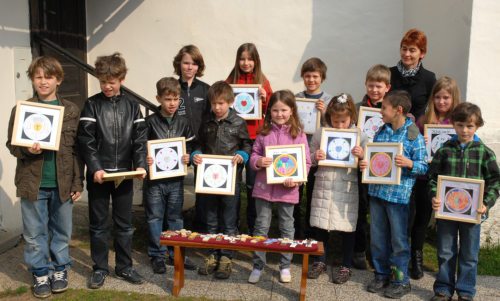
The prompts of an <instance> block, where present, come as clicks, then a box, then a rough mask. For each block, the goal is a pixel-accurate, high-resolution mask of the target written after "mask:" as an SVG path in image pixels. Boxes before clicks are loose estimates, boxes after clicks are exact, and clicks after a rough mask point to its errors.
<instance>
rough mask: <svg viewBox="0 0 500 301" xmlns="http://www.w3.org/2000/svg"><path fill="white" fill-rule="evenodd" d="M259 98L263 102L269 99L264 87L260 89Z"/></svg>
mask: <svg viewBox="0 0 500 301" xmlns="http://www.w3.org/2000/svg"><path fill="white" fill-rule="evenodd" d="M259 97H260V98H262V99H263V100H265V99H266V97H267V92H266V90H265V89H264V88H262V87H260V88H259Z"/></svg>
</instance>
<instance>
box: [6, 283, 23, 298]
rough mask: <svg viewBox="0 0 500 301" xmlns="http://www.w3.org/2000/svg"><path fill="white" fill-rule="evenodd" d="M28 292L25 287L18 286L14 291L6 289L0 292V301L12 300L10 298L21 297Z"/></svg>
mask: <svg viewBox="0 0 500 301" xmlns="http://www.w3.org/2000/svg"><path fill="white" fill-rule="evenodd" d="M28 291H29V288H28V287H27V286H25V285H23V286H20V287H18V288H16V289H14V290H13V289H10V288H9V289H6V290H5V291H2V292H0V299H4V298H12V297H19V296H21V295H24V294H26V293H27V292H28Z"/></svg>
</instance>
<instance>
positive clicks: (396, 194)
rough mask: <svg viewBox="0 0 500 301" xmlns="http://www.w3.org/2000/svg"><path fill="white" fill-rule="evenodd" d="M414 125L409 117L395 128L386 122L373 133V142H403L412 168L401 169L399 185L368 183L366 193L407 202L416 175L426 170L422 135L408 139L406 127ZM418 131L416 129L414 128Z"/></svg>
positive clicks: (395, 201) (388, 200) (400, 202)
mask: <svg viewBox="0 0 500 301" xmlns="http://www.w3.org/2000/svg"><path fill="white" fill-rule="evenodd" d="M410 126H415V125H414V124H413V121H412V120H411V119H410V118H408V117H407V118H406V121H405V124H404V125H403V126H402V127H400V128H399V129H397V130H395V131H394V130H393V129H392V126H391V124H389V123H386V124H385V125H384V126H383V127H382V128H381V129H380V131H379V132H378V133H377V134H375V137H374V138H373V142H391V143H394V142H399V143H402V144H403V155H404V156H405V157H406V158H409V159H410V160H412V161H413V168H412V169H411V170H409V169H408V168H402V169H401V181H400V184H399V185H387V184H370V185H369V186H368V194H369V195H371V196H374V197H378V198H380V199H382V200H385V201H387V202H391V203H397V204H408V203H409V202H410V195H411V191H412V189H413V185H414V184H415V179H416V177H417V176H418V175H423V174H425V173H426V172H427V168H428V165H427V158H426V155H427V152H426V150H425V140H424V137H423V136H422V135H421V134H420V133H418V136H417V137H416V139H414V140H409V139H408V128H409V127H410ZM416 131H417V132H418V129H416Z"/></svg>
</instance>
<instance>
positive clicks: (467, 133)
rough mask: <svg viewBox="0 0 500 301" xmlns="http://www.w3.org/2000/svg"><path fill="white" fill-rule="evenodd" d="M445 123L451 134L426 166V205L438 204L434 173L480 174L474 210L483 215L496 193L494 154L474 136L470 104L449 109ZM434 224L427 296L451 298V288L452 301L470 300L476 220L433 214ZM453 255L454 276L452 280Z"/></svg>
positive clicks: (474, 109) (499, 177) (499, 181)
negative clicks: (433, 270) (432, 274)
mask: <svg viewBox="0 0 500 301" xmlns="http://www.w3.org/2000/svg"><path fill="white" fill-rule="evenodd" d="M451 122H452V123H453V127H454V128H455V131H456V133H457V135H456V136H454V137H453V138H452V139H451V140H449V141H448V142H446V143H445V144H444V145H443V146H442V147H441V148H440V149H439V150H438V151H437V152H436V154H435V156H434V158H433V160H432V163H431V165H430V167H429V179H430V182H429V193H430V194H431V197H432V208H433V209H434V210H435V211H437V210H439V208H440V205H441V200H440V199H439V198H437V197H436V186H437V178H438V175H446V176H455V177H462V178H469V179H483V180H484V181H485V187H484V196H483V203H482V204H479V206H478V209H477V214H481V215H483V220H484V219H486V217H487V212H488V210H489V209H490V208H491V207H493V205H494V204H495V202H496V200H497V198H498V192H499V189H500V172H499V169H498V164H497V162H496V157H495V153H494V152H493V151H492V150H491V149H489V148H488V147H487V146H486V145H484V143H482V142H481V140H479V138H478V137H477V136H476V135H475V132H476V130H477V129H478V128H479V127H481V126H483V124H484V122H483V119H482V117H481V110H480V109H479V107H478V106H476V105H474V104H472V103H468V102H465V103H461V104H459V105H458V106H457V107H456V108H455V110H453V113H452V115H451ZM436 223H437V255H438V264H439V271H438V273H437V275H436V281H435V282H434V297H432V299H431V301H439V300H451V298H452V297H453V293H454V291H456V292H457V294H458V300H473V298H474V295H475V294H476V275H477V262H478V255H479V243H480V239H479V236H480V233H481V224H471V223H465V222H459V221H451V220H444V219H438V220H437V222H436ZM459 235H460V239H458V236H459ZM458 244H460V245H458ZM457 258H458V275H457V277H456V279H455V271H456V266H457Z"/></svg>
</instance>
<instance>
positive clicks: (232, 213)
mask: <svg viewBox="0 0 500 301" xmlns="http://www.w3.org/2000/svg"><path fill="white" fill-rule="evenodd" d="M239 195H240V183H238V182H236V187H235V192H234V195H216V194H200V195H199V198H198V200H199V201H200V202H201V203H202V206H203V208H204V209H205V212H204V213H205V217H204V220H205V222H206V224H207V232H208V233H210V234H216V233H223V234H226V235H236V234H237V233H238V227H237V218H238V215H239V212H238V209H239V208H240V205H239V201H240V198H239ZM210 253H211V254H214V255H216V256H217V257H220V256H226V257H229V258H233V253H234V252H233V251H230V250H211V251H210Z"/></svg>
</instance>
